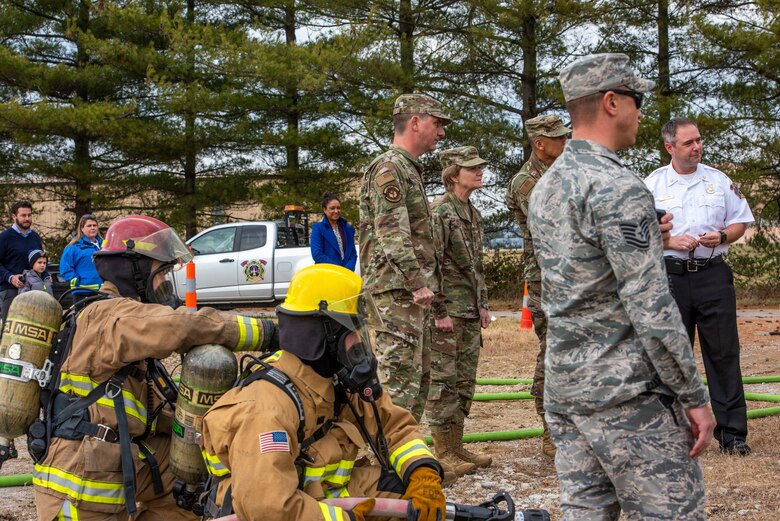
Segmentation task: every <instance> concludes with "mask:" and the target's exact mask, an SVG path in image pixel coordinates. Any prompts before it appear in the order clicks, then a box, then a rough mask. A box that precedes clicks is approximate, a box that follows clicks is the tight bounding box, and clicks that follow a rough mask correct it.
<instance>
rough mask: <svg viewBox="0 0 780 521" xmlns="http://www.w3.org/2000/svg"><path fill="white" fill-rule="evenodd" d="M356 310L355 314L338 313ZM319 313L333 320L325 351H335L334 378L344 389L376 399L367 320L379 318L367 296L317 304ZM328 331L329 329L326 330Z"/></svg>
mask: <svg viewBox="0 0 780 521" xmlns="http://www.w3.org/2000/svg"><path fill="white" fill-rule="evenodd" d="M355 309H356V310H357V314H351V313H344V312H340V311H339V310H355ZM320 311H321V312H322V313H323V314H324V315H326V316H327V317H328V318H330V319H332V320H333V321H335V322H336V323H337V324H333V326H334V327H333V329H336V330H335V331H329V332H328V335H327V336H328V343H329V350H330V351H331V352H333V351H335V355H336V356H335V359H336V362H337V365H338V369H337V370H336V373H335V374H336V377H337V378H338V380H339V382H340V383H341V385H342V386H343V387H344V389H345V390H347V391H350V392H352V393H355V394H357V395H358V396H360V397H361V398H362V399H364V400H366V401H371V399H372V398H373V399H376V398H379V396H381V394H382V386H381V385H380V383H379V377H378V376H377V374H376V369H377V360H376V357H375V356H374V353H373V351H372V349H371V334H370V332H369V329H368V326H367V321H370V322H371V323H372V324H377V323H378V324H380V325H381V318H379V313H378V311H377V309H376V306H375V305H374V301H373V299H372V298H371V295H370V294H369V293H365V292H364V293H360V294H358V295H356V296H355V297H351V298H350V299H347V300H346V301H338V302H331V303H329V304H328V303H326V302H324V301H323V302H322V303H321V304H320ZM329 329H330V328H329Z"/></svg>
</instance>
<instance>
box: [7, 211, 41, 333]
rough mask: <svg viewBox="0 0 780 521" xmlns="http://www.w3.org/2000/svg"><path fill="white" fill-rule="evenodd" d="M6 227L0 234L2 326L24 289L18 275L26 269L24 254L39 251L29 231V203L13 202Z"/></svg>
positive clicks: (38, 242) (34, 235)
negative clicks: (13, 302)
mask: <svg viewBox="0 0 780 521" xmlns="http://www.w3.org/2000/svg"><path fill="white" fill-rule="evenodd" d="M11 219H12V220H13V224H12V225H11V227H10V228H7V229H6V230H5V231H3V232H2V233H0V314H2V321H3V323H5V317H6V316H8V308H9V307H10V306H11V301H13V299H14V298H15V297H16V295H17V294H18V292H19V288H21V287H23V286H24V282H23V281H22V272H23V271H24V270H26V269H27V268H28V262H29V260H28V255H29V253H30V252H31V251H33V250H42V249H43V245H42V244H41V236H40V235H38V234H37V233H35V232H34V231H33V230H32V204H31V203H30V201H17V202H15V203H14V204H13V206H12V207H11Z"/></svg>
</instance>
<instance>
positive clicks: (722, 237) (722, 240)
mask: <svg viewBox="0 0 780 521" xmlns="http://www.w3.org/2000/svg"><path fill="white" fill-rule="evenodd" d="M728 240H729V236H728V235H726V232H724V231H723V230H721V231H720V243H721V244H726V243H727V242H728Z"/></svg>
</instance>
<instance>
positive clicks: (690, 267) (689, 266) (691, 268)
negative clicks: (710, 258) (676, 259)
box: [685, 259, 699, 273]
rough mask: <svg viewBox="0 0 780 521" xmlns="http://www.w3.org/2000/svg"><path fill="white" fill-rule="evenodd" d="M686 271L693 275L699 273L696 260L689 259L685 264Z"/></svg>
mask: <svg viewBox="0 0 780 521" xmlns="http://www.w3.org/2000/svg"><path fill="white" fill-rule="evenodd" d="M685 271H688V272H691V273H696V272H697V271H699V265H698V264H696V260H695V259H688V260H687V261H686V262H685Z"/></svg>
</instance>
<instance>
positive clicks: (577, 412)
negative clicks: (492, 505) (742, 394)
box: [528, 54, 715, 520]
mask: <svg viewBox="0 0 780 521" xmlns="http://www.w3.org/2000/svg"><path fill="white" fill-rule="evenodd" d="M559 79H560V82H561V87H562V88H563V93H564V98H565V100H566V108H567V110H568V111H569V114H570V115H571V121H572V126H573V128H574V131H573V135H572V139H571V141H569V142H568V143H567V145H566V148H565V149H564V151H563V154H562V155H561V156H560V157H559V158H558V159H557V160H556V161H555V164H554V165H552V167H550V169H549V170H548V171H547V173H546V174H545V175H544V177H543V178H542V179H541V180H540V181H539V182H538V183H537V185H536V188H535V189H534V192H533V194H532V195H531V201H530V205H529V211H530V213H529V221H528V224H529V226H530V229H531V234H532V235H533V236H534V238H535V239H536V244H535V246H536V255H537V259H538V260H539V266H540V267H541V269H542V288H543V293H544V303H543V305H544V310H545V312H546V313H547V317H548V320H549V324H548V329H547V357H546V359H545V368H546V372H545V379H546V385H545V392H544V406H545V409H546V411H547V414H546V415H547V422H548V424H549V425H550V432H551V434H552V437H553V441H554V442H555V445H556V447H557V448H558V452H557V454H556V456H555V466H556V470H557V472H558V477H559V479H560V482H561V509H562V510H563V514H564V517H563V518H564V520H572V519H600V520H601V519H604V520H607V519H609V520H617V519H618V518H619V516H620V511H621V507H622V510H623V512H624V515H625V519H627V520H646V519H686V520H691V519H705V513H704V482H703V478H702V472H701V467H700V466H699V463H698V461H697V460H696V459H694V458H696V457H697V456H698V455H699V454H701V453H702V452H703V451H704V450H705V449H706V447H707V445H709V443H710V442H711V441H712V432H713V428H714V424H715V422H714V420H713V417H712V410H711V409H710V407H709V398H708V396H707V391H706V389H705V388H704V385H703V384H702V382H701V379H700V377H699V372H698V371H697V369H696V363H695V360H694V357H693V349H692V348H691V344H690V341H689V340H688V334H687V332H686V331H685V327H684V326H683V324H682V320H681V318H680V312H679V311H678V309H677V305H676V304H675V301H674V299H673V298H672V295H671V294H670V292H669V287H668V285H667V282H666V272H665V270H664V264H663V256H662V255H663V250H662V244H661V243H662V240H661V234H660V233H659V226H658V221H657V219H656V215H655V211H654V207H653V196H652V194H651V193H650V191H649V190H648V189H647V188H646V187H645V185H644V183H643V182H642V180H641V179H639V177H637V176H636V175H635V174H634V173H632V172H631V171H629V170H628V169H627V168H626V167H625V166H623V163H622V162H621V160H620V158H619V157H618V156H617V155H616V153H615V152H616V151H617V150H620V149H622V148H626V147H629V146H631V145H633V144H634V142H635V140H636V133H637V130H638V127H639V118H640V117H641V116H642V113H641V111H640V110H639V107H640V105H641V102H642V94H643V93H645V92H648V91H649V90H650V89H652V88H653V85H654V83H653V82H652V81H649V80H645V79H640V78H637V77H636V76H635V74H634V71H633V70H632V69H631V67H630V65H629V63H628V56H626V55H624V54H597V55H590V56H586V57H584V58H581V59H579V60H577V61H576V62H574V63H572V64H571V65H569V66H568V67H566V68H564V69H563V70H562V71H561V73H560V76H559Z"/></svg>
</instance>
